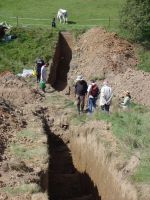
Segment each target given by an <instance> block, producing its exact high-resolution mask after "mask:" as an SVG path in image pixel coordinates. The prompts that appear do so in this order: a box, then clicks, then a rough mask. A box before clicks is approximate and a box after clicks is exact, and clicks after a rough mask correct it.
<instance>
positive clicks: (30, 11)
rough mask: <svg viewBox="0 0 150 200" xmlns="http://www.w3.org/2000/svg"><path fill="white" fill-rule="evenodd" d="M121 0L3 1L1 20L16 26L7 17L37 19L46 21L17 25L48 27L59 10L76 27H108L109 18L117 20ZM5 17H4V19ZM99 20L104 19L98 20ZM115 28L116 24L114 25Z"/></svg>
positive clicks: (12, 20)
mask: <svg viewBox="0 0 150 200" xmlns="http://www.w3.org/2000/svg"><path fill="white" fill-rule="evenodd" d="M122 2H123V0H109V2H107V1H105V0H101V1H99V0H94V1H93V0H86V1H85V0H76V1H70V0H57V1H52V0H43V1H40V0H27V1H23V0H16V1H12V0H5V1H4V2H3V1H1V3H0V11H1V20H2V21H4V20H6V21H8V22H10V23H12V24H17V21H16V19H9V18H7V17H16V16H19V17H22V18H38V19H49V21H47V20H45V21H44V20H43V21H40V20H32V19H28V20H23V19H22V20H21V19H20V20H19V24H35V25H36V24H43V25H50V22H51V19H52V18H53V17H54V16H56V14H57V11H58V9H59V8H64V9H67V10H68V14H69V20H70V21H73V22H75V23H76V24H74V26H78V25H106V26H107V25H108V24H109V22H108V19H109V16H110V18H112V19H114V18H115V19H116V18H118V11H119V10H120V8H121V6H122ZM5 16H6V17H5ZM99 19H106V21H105V20H99ZM114 25H115V26H116V23H114Z"/></svg>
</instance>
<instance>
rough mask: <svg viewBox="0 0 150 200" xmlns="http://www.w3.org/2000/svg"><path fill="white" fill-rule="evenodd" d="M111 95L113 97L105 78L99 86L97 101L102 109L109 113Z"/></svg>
mask: <svg viewBox="0 0 150 200" xmlns="http://www.w3.org/2000/svg"><path fill="white" fill-rule="evenodd" d="M112 97H113V93H112V89H111V87H110V86H109V83H108V81H107V80H105V81H104V82H103V86H102V88H101V92H100V102H99V103H100V107H101V110H102V111H104V112H107V113H109V109H110V105H111V100H112Z"/></svg>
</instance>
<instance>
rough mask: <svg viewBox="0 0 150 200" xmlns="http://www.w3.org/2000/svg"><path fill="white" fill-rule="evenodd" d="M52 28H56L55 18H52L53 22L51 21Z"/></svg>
mask: <svg viewBox="0 0 150 200" xmlns="http://www.w3.org/2000/svg"><path fill="white" fill-rule="evenodd" d="M52 28H56V20H55V17H54V18H53V20H52Z"/></svg>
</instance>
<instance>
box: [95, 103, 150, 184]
mask: <svg viewBox="0 0 150 200" xmlns="http://www.w3.org/2000/svg"><path fill="white" fill-rule="evenodd" d="M94 118H96V119H97V120H105V121H107V122H111V124H112V131H113V133H114V135H115V136H116V137H117V138H119V140H120V141H121V143H122V144H123V146H125V147H126V153H128V154H130V155H132V154H134V152H140V156H141V157H140V166H139V168H138V169H137V171H136V172H135V174H134V175H133V179H134V180H136V181H139V182H148V183H150V154H149V149H150V134H149V133H150V123H149V118H150V110H149V109H148V108H145V107H144V106H141V105H132V110H131V111H130V112H116V113H112V114H111V115H107V114H105V113H101V112H98V113H96V114H95V116H94Z"/></svg>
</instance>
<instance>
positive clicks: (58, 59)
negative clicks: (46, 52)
mask: <svg viewBox="0 0 150 200" xmlns="http://www.w3.org/2000/svg"><path fill="white" fill-rule="evenodd" d="M71 46H72V36H71V34H70V33H68V32H62V33H59V39H58V43H57V46H56V51H55V54H54V58H53V61H52V64H51V68H50V74H49V78H48V82H49V83H50V84H51V86H52V87H53V88H54V89H55V90H57V91H62V90H64V89H65V87H66V86H67V73H68V72H69V69H70V61H71V59H72V50H71Z"/></svg>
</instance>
